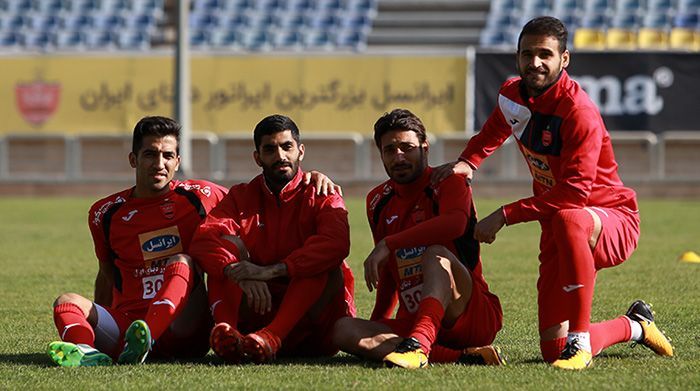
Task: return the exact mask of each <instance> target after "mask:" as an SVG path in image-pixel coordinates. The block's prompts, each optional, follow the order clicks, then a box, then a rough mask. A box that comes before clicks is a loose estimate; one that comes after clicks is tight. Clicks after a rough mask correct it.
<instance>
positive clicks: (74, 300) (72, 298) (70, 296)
mask: <svg viewBox="0 0 700 391" xmlns="http://www.w3.org/2000/svg"><path fill="white" fill-rule="evenodd" d="M68 303H70V304H74V305H77V306H78V307H80V309H81V310H82V311H83V313H84V314H85V316H88V314H90V311H91V310H92V307H93V304H92V301H90V300H89V299H86V298H85V297H83V296H81V295H79V294H77V293H64V294H62V295H60V296H58V297H57V298H56V300H55V301H54V302H53V307H54V308H56V307H58V306H59V305H61V304H68Z"/></svg>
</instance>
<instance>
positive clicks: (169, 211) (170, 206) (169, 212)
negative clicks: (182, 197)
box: [160, 199, 175, 220]
mask: <svg viewBox="0 0 700 391" xmlns="http://www.w3.org/2000/svg"><path fill="white" fill-rule="evenodd" d="M160 211H161V212H162V213H163V216H164V217H165V218H166V219H168V220H172V218H173V217H175V203H174V202H173V201H171V200H170V199H166V200H165V201H163V203H162V204H160Z"/></svg>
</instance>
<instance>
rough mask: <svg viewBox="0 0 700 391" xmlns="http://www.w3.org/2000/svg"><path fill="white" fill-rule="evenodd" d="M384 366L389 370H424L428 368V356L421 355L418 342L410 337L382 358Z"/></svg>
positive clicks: (421, 351)
mask: <svg viewBox="0 0 700 391" xmlns="http://www.w3.org/2000/svg"><path fill="white" fill-rule="evenodd" d="M384 364H385V365H386V366H387V367H389V368H393V367H400V368H407V369H418V368H425V367H427V366H428V356H427V355H426V354H425V353H423V349H422V348H421V346H420V342H418V340H417V339H415V338H413V337H410V338H406V339H404V340H403V341H401V343H400V344H399V345H398V346H397V347H396V349H394V351H393V352H391V353H389V354H387V355H386V357H384Z"/></svg>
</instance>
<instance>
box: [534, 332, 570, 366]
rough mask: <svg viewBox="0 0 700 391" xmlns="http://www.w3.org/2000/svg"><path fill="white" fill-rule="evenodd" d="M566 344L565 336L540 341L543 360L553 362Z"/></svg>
mask: <svg viewBox="0 0 700 391" xmlns="http://www.w3.org/2000/svg"><path fill="white" fill-rule="evenodd" d="M564 346H566V337H562V338H557V339H551V340H549V341H540V352H542V358H543V359H544V361H545V362H548V363H553V362H554V361H556V360H557V359H558V358H559V356H560V355H561V351H562V350H564Z"/></svg>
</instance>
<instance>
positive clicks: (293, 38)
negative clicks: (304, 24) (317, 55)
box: [273, 30, 304, 51]
mask: <svg viewBox="0 0 700 391" xmlns="http://www.w3.org/2000/svg"><path fill="white" fill-rule="evenodd" d="M273 42H274V47H275V48H278V49H284V50H295V51H298V50H301V49H302V48H303V45H304V36H303V35H302V34H301V33H300V32H298V31H289V30H284V31H278V32H276V33H275V34H274V38H273Z"/></svg>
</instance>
